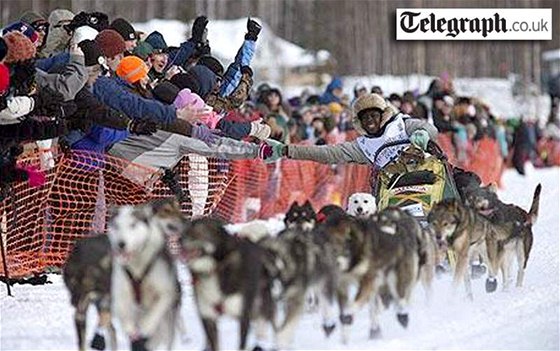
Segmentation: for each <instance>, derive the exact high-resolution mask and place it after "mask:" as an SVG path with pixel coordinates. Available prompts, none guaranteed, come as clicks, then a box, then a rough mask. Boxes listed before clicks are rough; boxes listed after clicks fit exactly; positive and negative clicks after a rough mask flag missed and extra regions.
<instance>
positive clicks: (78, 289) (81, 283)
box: [62, 234, 117, 350]
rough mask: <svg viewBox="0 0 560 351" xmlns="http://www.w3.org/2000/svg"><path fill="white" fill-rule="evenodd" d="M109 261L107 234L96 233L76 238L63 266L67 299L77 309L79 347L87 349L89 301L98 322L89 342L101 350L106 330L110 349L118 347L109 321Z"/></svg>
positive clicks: (110, 261) (75, 314) (110, 264)
mask: <svg viewBox="0 0 560 351" xmlns="http://www.w3.org/2000/svg"><path fill="white" fill-rule="evenodd" d="M112 261H113V260H112V256H111V244H110V242H109V238H108V237H107V235H105V234H98V235H94V236H90V237H87V238H84V239H81V240H79V241H78V242H76V245H74V248H73V249H72V251H71V252H70V255H69V256H68V259H67V260H66V263H65V264H64V267H63V268H62V277H63V279H64V284H65V285H66V287H67V288H68V290H69V291H70V303H71V304H72V306H74V308H75V309H76V311H75V313H74V324H75V327H76V332H77V335H78V349H79V350H85V349H86V345H85V342H86V340H85V334H86V316H87V310H88V308H89V305H90V304H92V303H93V304H94V305H95V308H96V309H97V315H98V326H97V328H96V331H95V335H94V337H93V339H92V341H91V344H90V346H91V347H92V348H93V349H95V350H104V349H105V338H104V336H103V334H104V332H105V331H107V332H108V334H109V340H110V347H111V349H112V350H116V349H117V335H116V332H115V327H114V326H113V323H112V321H111V274H112V271H113V270H112V265H113V262H112Z"/></svg>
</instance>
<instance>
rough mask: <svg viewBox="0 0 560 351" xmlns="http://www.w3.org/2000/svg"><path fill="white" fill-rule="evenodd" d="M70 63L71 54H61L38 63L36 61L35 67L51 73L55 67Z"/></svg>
mask: <svg viewBox="0 0 560 351" xmlns="http://www.w3.org/2000/svg"><path fill="white" fill-rule="evenodd" d="M68 62H70V53H69V52H61V53H60V54H58V55H54V56H51V57H47V58H42V59H38V60H37V61H35V67H36V68H40V69H41V70H43V71H45V72H49V71H50V70H51V68H53V67H56V66H66V65H67V64H68Z"/></svg>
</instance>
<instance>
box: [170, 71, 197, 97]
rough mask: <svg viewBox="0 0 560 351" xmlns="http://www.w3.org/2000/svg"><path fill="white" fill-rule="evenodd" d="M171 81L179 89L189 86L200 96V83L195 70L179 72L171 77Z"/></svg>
mask: <svg viewBox="0 0 560 351" xmlns="http://www.w3.org/2000/svg"><path fill="white" fill-rule="evenodd" d="M170 82H171V83H173V84H174V85H175V86H176V87H178V88H179V89H185V88H189V89H190V90H191V91H192V92H194V93H196V94H198V95H199V96H200V83H199V82H198V78H197V77H196V75H195V74H194V73H193V72H186V73H177V74H175V75H174V76H173V77H171V79H170Z"/></svg>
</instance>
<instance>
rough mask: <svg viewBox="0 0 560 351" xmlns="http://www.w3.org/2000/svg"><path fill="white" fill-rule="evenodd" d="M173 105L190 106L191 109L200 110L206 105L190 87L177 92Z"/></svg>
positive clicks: (177, 106) (179, 106) (178, 106)
mask: <svg viewBox="0 0 560 351" xmlns="http://www.w3.org/2000/svg"><path fill="white" fill-rule="evenodd" d="M173 105H175V107H176V108H178V109H179V108H184V107H187V106H189V107H191V108H193V109H197V110H200V109H202V108H204V106H206V104H205V103H204V100H202V98H201V97H200V96H198V95H197V94H195V93H193V92H192V91H191V90H190V89H188V88H186V89H183V90H181V91H180V92H179V94H177V97H176V98H175V100H174V101H173Z"/></svg>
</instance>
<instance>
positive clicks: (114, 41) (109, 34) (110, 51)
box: [95, 29, 126, 58]
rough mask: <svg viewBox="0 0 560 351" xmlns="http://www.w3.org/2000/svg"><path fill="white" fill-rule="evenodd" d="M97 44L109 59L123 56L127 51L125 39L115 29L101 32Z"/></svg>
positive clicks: (96, 40) (96, 38)
mask: <svg viewBox="0 0 560 351" xmlns="http://www.w3.org/2000/svg"><path fill="white" fill-rule="evenodd" d="M95 42H96V43H97V45H99V48H100V49H101V51H102V52H103V55H105V57H107V58H113V57H115V56H117V55H118V54H122V53H124V51H125V49H126V46H125V43H124V39H123V38H122V37H121V35H120V34H119V33H117V32H116V31H115V30H113V29H104V30H102V31H101V32H99V34H97V37H95Z"/></svg>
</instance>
